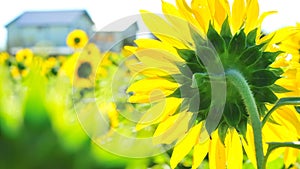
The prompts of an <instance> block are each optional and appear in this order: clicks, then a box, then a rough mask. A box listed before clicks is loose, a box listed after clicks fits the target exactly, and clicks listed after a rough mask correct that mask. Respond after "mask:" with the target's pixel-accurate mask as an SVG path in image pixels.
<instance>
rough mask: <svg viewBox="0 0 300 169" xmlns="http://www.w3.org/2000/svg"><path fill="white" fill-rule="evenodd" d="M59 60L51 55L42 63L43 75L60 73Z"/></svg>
mask: <svg viewBox="0 0 300 169" xmlns="http://www.w3.org/2000/svg"><path fill="white" fill-rule="evenodd" d="M57 64H58V62H57V59H56V58H55V57H49V58H47V59H46V60H44V61H43V63H42V68H41V73H42V75H49V73H50V74H52V75H56V74H57V73H58V67H57V66H58V65H57Z"/></svg>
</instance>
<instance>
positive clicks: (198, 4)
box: [191, 0, 214, 33]
mask: <svg viewBox="0 0 300 169" xmlns="http://www.w3.org/2000/svg"><path fill="white" fill-rule="evenodd" d="M191 6H192V11H193V13H194V15H195V17H196V18H197V21H198V22H199V25H200V26H201V29H200V32H201V33H206V32H207V30H208V26H209V22H210V21H211V19H212V16H213V14H214V13H211V10H210V7H209V2H207V0H204V1H199V0H192V2H191Z"/></svg>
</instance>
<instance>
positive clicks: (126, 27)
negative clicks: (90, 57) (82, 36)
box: [91, 17, 139, 52]
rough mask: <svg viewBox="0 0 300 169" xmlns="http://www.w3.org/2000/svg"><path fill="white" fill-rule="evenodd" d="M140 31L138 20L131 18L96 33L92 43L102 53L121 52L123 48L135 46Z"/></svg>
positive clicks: (114, 23)
mask: <svg viewBox="0 0 300 169" xmlns="http://www.w3.org/2000/svg"><path fill="white" fill-rule="evenodd" d="M138 31H139V26H138V20H137V19H136V18H130V17H129V18H125V19H122V20H119V21H116V22H113V23H112V24H110V25H107V26H106V27H104V28H102V29H101V30H99V31H96V32H95V34H94V36H93V37H92V38H91V42H93V43H95V44H96V45H97V46H98V47H99V49H100V50H101V51H102V52H104V51H112V52H121V50H122V48H123V46H126V45H130V46H133V45H134V40H135V39H136V38H137V33H138Z"/></svg>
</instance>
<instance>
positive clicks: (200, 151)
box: [192, 122, 210, 169]
mask: <svg viewBox="0 0 300 169" xmlns="http://www.w3.org/2000/svg"><path fill="white" fill-rule="evenodd" d="M201 123H202V127H201V131H200V136H199V138H198V140H197V143H196V145H195V147H194V152H193V165H192V169H196V168H197V167H199V165H200V164H201V162H202V161H203V159H204V158H205V157H206V155H207V153H208V151H209V146H210V139H209V136H208V133H207V131H206V129H205V126H204V125H203V124H204V122H201Z"/></svg>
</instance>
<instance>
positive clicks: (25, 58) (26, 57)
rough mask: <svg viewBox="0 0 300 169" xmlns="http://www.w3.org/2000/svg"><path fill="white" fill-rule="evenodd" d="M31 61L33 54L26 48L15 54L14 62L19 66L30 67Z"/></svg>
mask: <svg viewBox="0 0 300 169" xmlns="http://www.w3.org/2000/svg"><path fill="white" fill-rule="evenodd" d="M32 60H33V52H32V51H31V49H28V48H24V49H20V50H19V51H18V52H17V53H16V61H17V63H19V64H23V65H24V66H30V64H31V63H32Z"/></svg>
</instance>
